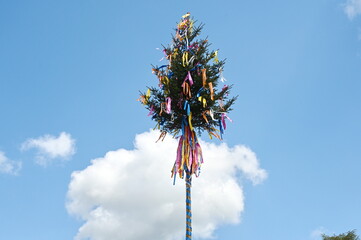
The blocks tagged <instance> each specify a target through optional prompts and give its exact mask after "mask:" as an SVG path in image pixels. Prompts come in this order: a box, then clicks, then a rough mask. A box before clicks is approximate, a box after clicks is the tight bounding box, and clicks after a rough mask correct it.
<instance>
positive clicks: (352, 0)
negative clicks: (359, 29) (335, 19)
mask: <svg viewBox="0 0 361 240" xmlns="http://www.w3.org/2000/svg"><path fill="white" fill-rule="evenodd" d="M343 7H344V11H345V13H346V15H347V16H348V18H349V19H353V18H354V17H356V16H357V15H359V14H361V0H347V2H346V4H344V6H343Z"/></svg>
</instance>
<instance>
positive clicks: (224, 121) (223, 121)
mask: <svg viewBox="0 0 361 240" xmlns="http://www.w3.org/2000/svg"><path fill="white" fill-rule="evenodd" d="M225 118H227V119H228V120H229V121H230V122H233V121H232V119H230V118H229V117H228V116H227V114H225V113H222V125H223V128H224V130H226V128H227V126H226V119H225Z"/></svg>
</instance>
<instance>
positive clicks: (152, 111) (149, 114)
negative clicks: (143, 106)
mask: <svg viewBox="0 0 361 240" xmlns="http://www.w3.org/2000/svg"><path fill="white" fill-rule="evenodd" d="M153 113H154V106H153V105H152V106H151V107H150V110H149V113H148V117H149V116H151V115H153Z"/></svg>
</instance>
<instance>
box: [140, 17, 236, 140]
mask: <svg viewBox="0 0 361 240" xmlns="http://www.w3.org/2000/svg"><path fill="white" fill-rule="evenodd" d="M203 27H204V25H203V24H200V25H195V21H194V19H193V18H192V17H191V16H190V14H189V13H187V14H185V15H184V16H182V19H181V21H180V22H179V23H178V25H177V28H176V29H175V35H173V36H172V43H171V44H170V45H168V46H167V47H164V46H163V47H164V48H163V53H164V55H165V56H164V58H165V59H166V60H167V61H168V63H167V64H164V65H161V66H153V68H152V72H153V73H154V74H155V75H156V76H157V78H158V81H159V83H158V87H149V88H148V90H147V91H146V92H142V93H141V96H140V99H139V100H140V101H141V102H142V104H143V105H144V106H145V107H146V109H148V110H149V114H148V115H149V116H151V117H152V119H153V120H154V121H156V122H157V127H158V128H159V129H160V130H161V131H162V133H163V134H162V135H163V136H165V134H166V133H171V134H174V135H177V134H178V132H180V131H181V130H182V129H184V126H185V125H187V126H190V128H191V130H193V129H196V130H197V132H198V133H199V134H201V132H203V131H207V132H208V133H209V135H210V137H211V138H212V136H215V137H217V138H219V139H221V138H222V134H223V130H224V129H225V128H226V119H227V118H228V119H230V118H229V117H228V115H227V114H228V113H229V112H230V111H231V110H232V108H231V107H232V105H233V104H234V102H235V100H236V98H237V97H230V96H229V93H230V89H231V87H232V86H228V85H226V84H224V83H223V82H224V81H225V79H224V77H223V74H222V72H223V67H224V64H225V61H224V60H219V59H218V50H212V51H210V50H209V47H210V43H209V42H208V40H207V39H198V38H197V37H198V36H199V35H200V34H201V31H202V29H203ZM220 83H223V84H222V85H221V84H220Z"/></svg>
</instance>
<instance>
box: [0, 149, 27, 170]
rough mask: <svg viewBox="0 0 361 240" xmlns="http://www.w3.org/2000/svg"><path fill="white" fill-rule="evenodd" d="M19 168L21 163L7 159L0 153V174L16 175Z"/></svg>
mask: <svg viewBox="0 0 361 240" xmlns="http://www.w3.org/2000/svg"><path fill="white" fill-rule="evenodd" d="M21 166H22V164H21V162H18V161H12V160H10V159H8V158H7V157H6V156H5V153H4V152H1V151H0V173H6V174H12V175H17V174H18V173H19V171H20V169H21Z"/></svg>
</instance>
